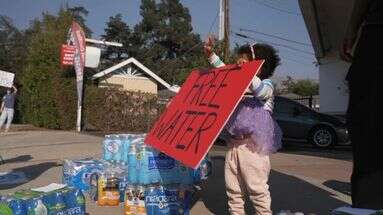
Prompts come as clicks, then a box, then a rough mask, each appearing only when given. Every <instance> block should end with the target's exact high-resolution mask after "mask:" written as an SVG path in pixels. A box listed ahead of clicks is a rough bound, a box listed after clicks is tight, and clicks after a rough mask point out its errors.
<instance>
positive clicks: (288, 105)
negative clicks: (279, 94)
mask: <svg viewBox="0 0 383 215" xmlns="http://www.w3.org/2000/svg"><path fill="white" fill-rule="evenodd" d="M296 106H297V105H296V104H295V103H294V102H291V101H289V100H287V99H281V98H276V99H275V105H274V112H275V113H283V114H291V115H293V114H294V107H296Z"/></svg>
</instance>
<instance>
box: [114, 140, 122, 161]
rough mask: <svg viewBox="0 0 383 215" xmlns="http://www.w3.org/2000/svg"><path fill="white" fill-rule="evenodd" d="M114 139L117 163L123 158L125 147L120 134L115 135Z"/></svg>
mask: <svg viewBox="0 0 383 215" xmlns="http://www.w3.org/2000/svg"><path fill="white" fill-rule="evenodd" d="M113 141H114V145H115V146H114V147H115V148H116V149H115V153H114V158H113V160H114V161H115V163H120V162H122V160H123V147H122V141H121V138H120V135H114V137H113Z"/></svg>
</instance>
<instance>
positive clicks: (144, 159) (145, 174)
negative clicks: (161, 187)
mask: <svg viewBox="0 0 383 215" xmlns="http://www.w3.org/2000/svg"><path fill="white" fill-rule="evenodd" d="M148 153H149V152H148V150H147V147H146V145H145V144H142V145H140V151H139V154H138V156H137V162H138V166H139V171H138V183H139V184H143V185H147V184H149V175H150V170H149V158H148Z"/></svg>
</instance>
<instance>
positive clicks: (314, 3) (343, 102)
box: [299, 0, 354, 114]
mask: <svg viewBox="0 0 383 215" xmlns="http://www.w3.org/2000/svg"><path fill="white" fill-rule="evenodd" d="M353 3H354V0H299V4H300V7H301V10H302V15H303V18H304V20H305V23H306V26H307V29H308V32H309V35H310V38H311V42H312V44H313V46H314V50H315V54H316V57H317V59H318V62H319V64H320V65H319V95H320V112H326V113H337V114H343V113H345V112H346V109H347V104H348V88H347V83H346V81H345V77H346V74H347V72H348V68H349V66H350V65H349V64H348V63H346V62H344V61H342V60H340V58H339V50H340V47H341V45H342V42H343V37H344V34H345V31H346V28H347V24H348V20H349V18H350V15H351V11H352V6H353Z"/></svg>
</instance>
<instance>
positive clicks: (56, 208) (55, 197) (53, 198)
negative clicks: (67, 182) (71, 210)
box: [42, 191, 66, 214]
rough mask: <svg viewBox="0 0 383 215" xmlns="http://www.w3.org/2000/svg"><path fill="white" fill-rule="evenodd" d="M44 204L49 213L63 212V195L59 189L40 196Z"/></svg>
mask: <svg viewBox="0 0 383 215" xmlns="http://www.w3.org/2000/svg"><path fill="white" fill-rule="evenodd" d="M42 200H43V202H44V205H45V206H46V207H47V209H48V212H49V214H64V213H65V211H66V204H65V200H64V195H63V193H62V192H61V191H54V192H51V193H48V194H45V195H44V196H43V198H42Z"/></svg>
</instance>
